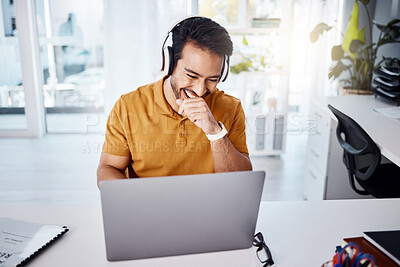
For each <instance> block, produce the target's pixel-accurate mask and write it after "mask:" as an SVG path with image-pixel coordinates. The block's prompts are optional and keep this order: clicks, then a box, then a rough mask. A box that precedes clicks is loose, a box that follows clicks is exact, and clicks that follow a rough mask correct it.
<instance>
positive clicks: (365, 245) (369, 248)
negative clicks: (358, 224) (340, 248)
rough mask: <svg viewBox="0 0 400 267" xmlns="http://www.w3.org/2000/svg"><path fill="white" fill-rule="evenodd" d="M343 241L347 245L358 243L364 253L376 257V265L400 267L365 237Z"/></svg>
mask: <svg viewBox="0 0 400 267" xmlns="http://www.w3.org/2000/svg"><path fill="white" fill-rule="evenodd" d="M343 240H344V241H345V242H346V243H350V242H354V243H357V245H358V246H359V247H360V249H361V251H362V252H363V253H368V254H371V255H372V256H374V258H375V264H376V265H377V266H379V267H399V266H398V265H397V264H396V263H395V262H394V261H393V260H392V259H390V258H389V257H388V256H386V255H385V254H384V253H383V252H382V251H380V250H379V249H377V248H376V247H375V246H374V245H372V244H371V243H370V242H368V241H367V240H365V239H364V238H363V237H351V238H344V239H343Z"/></svg>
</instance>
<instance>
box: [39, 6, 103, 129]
mask: <svg viewBox="0 0 400 267" xmlns="http://www.w3.org/2000/svg"><path fill="white" fill-rule="evenodd" d="M36 11H37V26H38V32H39V44H40V58H41V64H42V69H43V81H44V86H43V96H44V106H45V108H46V124H47V131H48V132H78V133H79V132H82V131H83V130H84V129H85V125H84V124H85V121H86V120H87V119H86V118H87V116H97V117H98V116H99V114H102V112H103V108H104V88H105V82H104V68H103V67H104V62H103V44H104V32H103V12H104V7H103V1H102V0H90V1H78V0H72V1H62V0H37V1H36Z"/></svg>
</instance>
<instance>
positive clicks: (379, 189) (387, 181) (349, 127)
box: [328, 105, 400, 198]
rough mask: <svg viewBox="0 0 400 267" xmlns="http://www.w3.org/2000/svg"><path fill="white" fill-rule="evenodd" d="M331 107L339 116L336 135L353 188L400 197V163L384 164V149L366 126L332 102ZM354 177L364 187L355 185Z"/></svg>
mask: <svg viewBox="0 0 400 267" xmlns="http://www.w3.org/2000/svg"><path fill="white" fill-rule="evenodd" d="M328 108H329V109H330V110H331V111H332V112H333V114H334V115H335V116H336V118H337V119H338V126H337V128H336V136H337V138H338V140H339V144H340V146H341V147H342V148H343V163H344V165H345V166H346V168H347V172H348V176H349V181H350V185H351V187H352V188H353V190H354V191H355V192H357V193H358V194H361V195H372V196H374V197H376V198H396V197H400V167H399V166H397V165H396V164H394V163H389V164H381V157H382V156H381V151H380V149H379V148H378V146H377V145H376V144H375V142H374V141H373V140H372V139H371V137H369V135H368V134H367V133H366V132H365V131H364V130H363V128H361V126H360V125H358V123H357V122H355V121H354V120H353V119H351V118H350V117H348V116H346V115H345V114H343V113H342V112H340V111H338V110H337V109H335V108H334V107H332V106H331V105H328ZM394 141H395V142H397V141H398V140H394ZM355 180H357V182H358V184H359V185H360V186H361V187H363V189H364V190H360V189H358V188H357V187H356V185H355Z"/></svg>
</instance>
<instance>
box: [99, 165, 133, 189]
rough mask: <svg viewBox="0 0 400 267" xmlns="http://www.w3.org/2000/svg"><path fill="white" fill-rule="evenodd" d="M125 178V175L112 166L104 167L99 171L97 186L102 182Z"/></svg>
mask: <svg viewBox="0 0 400 267" xmlns="http://www.w3.org/2000/svg"><path fill="white" fill-rule="evenodd" d="M124 178H126V176H125V173H123V172H121V171H120V170H118V169H117V168H114V167H112V166H108V165H103V166H99V168H98V169H97V186H99V183H100V182H101V181H105V180H113V179H124Z"/></svg>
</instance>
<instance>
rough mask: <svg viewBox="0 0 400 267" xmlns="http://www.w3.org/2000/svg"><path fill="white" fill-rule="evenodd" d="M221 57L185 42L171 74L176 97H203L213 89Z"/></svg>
mask: <svg viewBox="0 0 400 267" xmlns="http://www.w3.org/2000/svg"><path fill="white" fill-rule="evenodd" d="M222 66H223V57H221V56H219V55H217V54H215V53H212V52H210V51H208V50H203V49H201V48H198V47H197V46H195V45H193V44H190V43H189V44H186V45H185V46H184V48H183V50H182V57H181V59H179V60H178V62H177V65H176V67H175V69H174V72H173V73H172V75H171V87H172V90H173V92H174V94H175V97H176V99H182V100H184V99H187V98H196V97H203V98H204V97H205V96H207V95H208V94H211V93H213V92H214V91H215V89H216V87H217V84H218V81H219V79H220V77H221V70H222Z"/></svg>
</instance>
